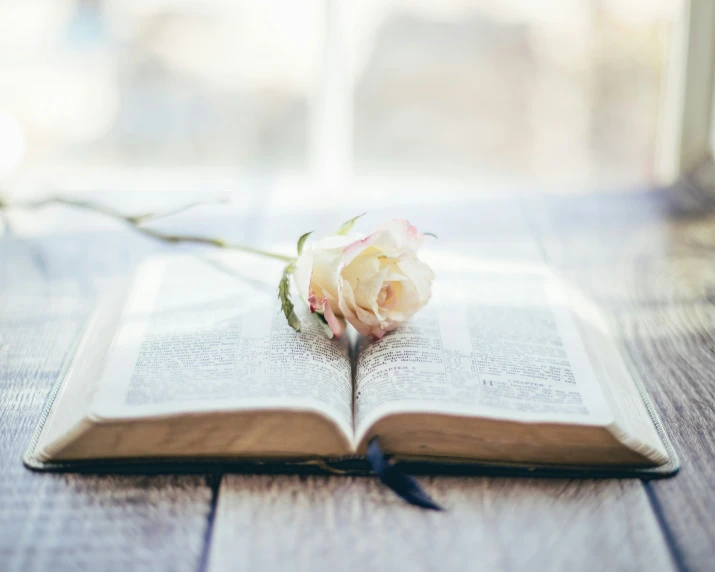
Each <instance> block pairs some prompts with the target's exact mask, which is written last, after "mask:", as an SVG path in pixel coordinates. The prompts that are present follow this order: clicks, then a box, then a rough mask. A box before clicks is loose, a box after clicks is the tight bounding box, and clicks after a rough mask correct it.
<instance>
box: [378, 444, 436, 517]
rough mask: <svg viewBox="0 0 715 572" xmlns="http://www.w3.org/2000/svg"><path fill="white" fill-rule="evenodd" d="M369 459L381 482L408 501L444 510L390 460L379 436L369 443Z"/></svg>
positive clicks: (430, 508)
mask: <svg viewBox="0 0 715 572" xmlns="http://www.w3.org/2000/svg"><path fill="white" fill-rule="evenodd" d="M367 461H368V463H370V467H371V468H372V470H373V471H375V474H376V475H377V477H378V478H379V479H380V482H381V483H382V484H383V485H385V486H386V487H387V488H389V489H392V490H393V491H394V492H395V493H396V494H397V495H399V496H400V497H402V498H403V499H404V500H405V501H407V502H408V503H410V504H413V505H415V506H419V507H421V508H425V509H429V510H444V509H443V508H442V507H441V506H439V505H438V504H437V503H436V502H434V501H433V500H432V499H431V498H430V496H429V495H428V494H427V493H426V492H425V491H424V490H423V489H422V487H421V486H420V484H419V483H418V482H417V480H416V479H415V478H414V477H411V476H410V475H407V474H405V473H403V472H402V471H401V470H400V469H399V468H398V467H397V465H395V464H394V463H392V462H391V461H390V456H389V455H385V453H383V452H382V449H381V448H380V441H379V440H378V438H377V437H373V438H372V439H371V440H370V443H368V446H367Z"/></svg>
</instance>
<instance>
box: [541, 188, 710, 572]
mask: <svg viewBox="0 0 715 572" xmlns="http://www.w3.org/2000/svg"><path fill="white" fill-rule="evenodd" d="M542 206H543V207H544V208H542V209H538V208H532V209H529V212H530V213H532V215H534V216H536V217H537V218H538V219H539V220H538V221H535V223H536V226H538V228H539V233H540V234H541V236H542V238H543V244H544V246H545V249H546V251H547V253H548V256H549V258H550V259H551V260H552V262H553V263H554V264H556V265H557V266H558V267H559V268H560V270H561V272H562V273H564V274H565V275H566V276H567V277H569V278H570V279H572V280H573V281H574V282H576V283H577V284H578V285H579V286H581V287H582V288H583V289H584V290H586V291H588V292H589V293H590V294H591V295H592V296H593V297H594V298H595V299H596V301H597V302H598V303H599V304H600V305H601V307H602V308H604V309H605V310H606V311H607V313H608V314H609V316H610V318H611V321H612V323H613V325H614V329H615V330H616V331H617V332H618V333H619V335H620V337H621V341H622V343H623V345H624V347H625V348H626V350H627V353H628V355H629V356H630V358H631V361H632V363H633V365H634V366H635V367H636V369H637V370H638V371H639V372H640V374H641V376H642V377H643V379H644V381H645V383H646V384H647V387H648V390H649V392H650V394H651V396H652V397H653V398H654V400H655V402H656V405H657V407H658V408H659V410H660V411H661V413H662V417H663V421H664V423H665V425H666V427H667V429H668V431H669V434H670V435H671V438H672V439H673V441H674V444H675V447H676V449H677V451H678V454H679V455H680V458H681V462H682V470H681V473H680V474H679V475H678V476H677V477H676V478H674V479H670V480H663V481H653V482H651V483H649V484H648V485H647V487H648V489H649V491H650V492H652V500H653V505H654V508H655V510H656V511H658V512H659V513H660V514H662V518H663V521H664V523H665V528H666V533H667V535H668V536H669V537H670V539H671V544H672V550H673V552H674V554H675V555H676V557H677V559H678V562H679V565H680V566H681V567H682V568H685V569H688V570H710V569H712V562H713V558H714V557H715V520H714V519H713V518H712V515H713V513H715V434H714V432H713V429H714V419H715V353H714V352H713V348H715V306H714V305H713V302H714V300H715V295H714V294H715V262H714V261H715V206H714V204H713V200H712V197H710V196H709V195H708V194H707V193H705V192H703V189H701V188H700V189H699V188H697V187H692V186H687V185H686V186H682V185H681V186H680V187H678V188H670V189H660V190H653V191H650V192H644V193H637V194H634V195H632V196H627V197H614V196H611V197H608V196H596V197H592V198H590V199H588V200H585V201H583V200H582V201H576V200H573V199H552V200H550V201H547V204H545V205H542ZM536 213H541V214H540V215H538V216H537V215H536Z"/></svg>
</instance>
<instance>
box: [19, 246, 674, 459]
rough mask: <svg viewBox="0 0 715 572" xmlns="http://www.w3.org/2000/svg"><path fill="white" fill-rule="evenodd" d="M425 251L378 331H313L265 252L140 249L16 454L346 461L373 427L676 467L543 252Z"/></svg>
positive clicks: (514, 451)
mask: <svg viewBox="0 0 715 572" xmlns="http://www.w3.org/2000/svg"><path fill="white" fill-rule="evenodd" d="M425 258H426V259H427V261H428V262H429V263H430V264H432V266H433V268H434V270H435V273H436V275H437V280H436V283H435V286H434V297H433V299H432V301H431V302H430V303H429V304H428V305H427V306H426V307H425V308H424V309H423V310H422V311H421V312H419V313H418V314H417V315H416V316H415V317H414V318H413V319H412V320H411V321H410V322H408V323H407V324H405V325H404V326H403V327H401V328H400V329H399V330H396V331H394V332H391V333H389V334H388V335H386V336H385V337H384V338H383V339H381V340H378V341H371V340H367V339H362V338H358V337H357V336H350V335H348V336H345V337H344V338H343V339H341V340H329V339H327V338H326V337H325V336H324V334H323V329H322V326H321V324H320V322H319V321H318V320H317V319H315V317H314V316H311V314H310V312H309V311H308V310H307V309H306V308H303V307H302V306H303V304H302V302H300V301H299V300H298V299H297V296H294V300H295V302H296V308H297V309H298V310H299V315H300V316H301V319H302V324H303V331H302V333H297V332H295V331H293V330H292V329H291V328H290V327H289V326H288V325H287V323H286V320H285V318H284V317H283V315H282V314H281V313H280V312H279V306H278V303H277V300H276V285H277V283H278V277H279V274H280V271H281V268H280V266H278V267H276V265H275V263H273V262H265V261H263V260H262V259H256V258H255V257H249V256H243V255H222V256H212V257H210V258H201V257H196V256H173V257H163V258H158V259H150V260H148V261H147V262H145V263H143V264H142V265H141V266H140V267H139V269H138V270H137V271H136V272H135V273H134V275H133V276H132V278H131V280H129V281H128V282H127V284H126V286H125V287H124V288H122V289H121V290H120V291H118V292H116V293H114V294H113V295H112V296H110V297H109V298H107V299H105V300H104V301H103V302H102V303H101V304H100V305H99V307H98V309H97V310H96V311H95V313H94V315H93V317H92V318H91V321H90V324H89V325H88V326H87V328H86V331H85V333H84V336H83V338H82V339H81V341H80V342H79V345H78V347H77V350H76V352H75V354H74V358H73V359H72V360H71V362H70V364H69V366H68V368H67V369H66V372H65V375H64V376H63V379H62V381H61V383H59V384H58V387H57V389H56V392H55V393H54V394H53V397H52V398H51V399H50V404H49V405H48V410H47V412H46V418H45V416H43V419H44V422H43V424H42V425H41V427H40V428H39V429H38V432H37V434H36V437H35V439H34V441H33V443H32V446H31V448H30V450H29V451H28V454H27V456H26V459H25V461H26V464H27V465H28V466H30V467H32V468H52V466H53V463H60V464H61V463H66V462H72V461H81V460H88V459H94V460H97V459H105V460H106V459H123V460H126V461H128V460H130V459H134V460H136V459H151V460H153V461H154V460H161V459H164V460H166V459H174V460H176V459H189V458H190V459H196V458H200V459H213V460H216V459H224V460H226V459H233V460H236V459H242V460H246V461H248V462H250V461H257V460H259V461H267V460H282V461H300V460H301V459H303V460H305V459H319V458H322V459H336V458H346V457H347V458H349V457H351V456H352V457H360V456H363V455H364V454H365V451H366V448H367V444H368V442H369V441H370V439H371V438H372V437H373V436H379V438H380V443H381V446H382V448H383V449H384V450H385V451H386V452H388V453H392V454H394V455H395V456H396V457H397V458H398V459H407V460H410V459H422V460H427V461H442V462H445V461H446V462H450V461H470V462H478V463H488V464H489V463H491V464H506V465H508V464H512V463H516V464H526V465H530V464H533V465H544V466H575V467H621V468H625V467H639V468H649V467H659V466H665V465H668V464H670V467H671V468H672V467H673V463H674V461H673V458H672V456H671V455H669V453H670V446H669V444H668V442H667V438H666V437H665V436H664V434H663V433H662V429H661V428H660V425H659V423H658V422H657V418H656V417H654V413H653V412H652V408H651V407H650V404H649V402H648V400H647V397H644V395H643V394H642V393H641V391H639V387H638V384H636V383H635V382H634V380H633V379H632V377H631V375H630V374H629V372H628V369H627V368H626V365H625V363H624V361H623V360H622V358H621V356H620V354H619V352H618V350H617V349H616V345H615V344H614V342H613V341H612V338H611V336H610V335H609V333H608V328H607V325H606V323H605V322H604V321H603V319H602V318H601V317H599V314H598V311H597V310H596V309H595V308H594V307H593V306H592V305H590V304H589V303H588V302H587V301H586V300H584V299H583V298H582V297H581V296H580V295H579V294H578V293H577V292H575V291H574V290H572V289H570V288H569V287H568V286H567V285H565V284H564V283H562V282H561V281H560V280H559V279H558V278H557V277H556V276H555V275H554V274H552V273H551V272H550V271H549V270H548V269H547V268H546V267H545V266H540V265H511V266H510V265H507V264H501V265H500V264H497V263H487V262H479V261H478V260H470V259H466V258H465V259H456V260H455V257H453V256H452V257H450V256H444V255H443V256H438V257H435V260H434V262H433V261H432V260H431V259H428V257H427V256H425ZM445 261H450V262H445ZM644 399H645V401H644ZM664 443H665V444H664ZM666 445H667V446H666Z"/></svg>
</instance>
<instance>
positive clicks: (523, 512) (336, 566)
mask: <svg viewBox="0 0 715 572" xmlns="http://www.w3.org/2000/svg"><path fill="white" fill-rule="evenodd" d="M421 480H422V482H423V484H424V485H425V486H426V487H427V490H428V491H429V493H430V494H431V495H432V496H433V497H434V498H435V499H436V500H437V501H438V502H439V503H441V504H442V505H443V506H444V507H445V508H446V509H447V511H446V512H442V513H435V512H428V511H422V510H420V509H417V508H415V507H412V506H409V505H406V504H405V503H404V502H402V501H401V500H400V499H399V498H398V497H396V496H395V495H394V494H393V493H392V492H390V491H388V490H386V489H385V488H384V487H382V486H381V485H380V484H379V483H378V482H377V481H376V480H374V479H370V478H359V477H357V478H356V477H351V478H348V477H315V476H310V477H298V476H242V475H226V476H224V478H223V482H222V485H221V491H220V495H219V504H218V512H217V518H216V523H215V529H214V533H213V542H212V547H211V553H210V557H209V570H210V571H211V572H222V571H224V570H249V569H250V570H252V569H261V570H283V569H290V570H440V571H447V570H467V569H474V570H495V571H501V570H505V571H506V570H550V571H557V570H671V569H673V565H672V561H671V557H670V554H669V553H668V550H667V548H666V546H665V543H664V541H663V538H662V535H661V532H660V529H659V528H658V525H657V523H656V521H655V520H654V519H653V518H652V515H651V512H650V507H649V505H648V500H647V498H646V495H645V493H644V491H643V489H642V487H641V483H640V482H639V481H632V480H631V481H569V480H535V479H534V480H532V479H509V478H499V479H497V478H480V477H470V478H449V477H433V478H423V479H421Z"/></svg>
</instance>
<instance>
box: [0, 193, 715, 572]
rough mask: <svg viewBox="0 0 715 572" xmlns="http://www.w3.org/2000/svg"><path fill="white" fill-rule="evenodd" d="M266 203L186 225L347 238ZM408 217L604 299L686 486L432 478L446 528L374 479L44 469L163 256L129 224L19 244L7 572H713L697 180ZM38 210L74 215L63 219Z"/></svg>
mask: <svg viewBox="0 0 715 572" xmlns="http://www.w3.org/2000/svg"><path fill="white" fill-rule="evenodd" d="M256 192H257V193H259V195H260V196H259V195H257V196H256V197H257V198H255V200H253V199H251V200H249V201H248V204H249V206H250V208H249V209H248V210H247V211H245V212H244V211H240V209H239V211H240V212H234V211H228V212H227V213H225V214H223V215H217V216H213V218H211V220H202V219H201V218H200V216H199V218H198V219H196V218H191V217H189V216H188V215H187V217H185V218H183V219H180V220H177V221H176V223H175V224H176V225H177V226H178V227H182V225H183V228H186V225H189V226H191V225H193V226H191V228H190V230H197V229H198V226H201V225H203V227H202V228H201V229H198V230H201V231H202V232H211V233H212V234H217V233H219V232H220V233H222V234H223V235H224V236H226V237H227V238H231V239H233V240H243V241H246V242H248V243H253V244H266V243H267V242H271V241H274V240H284V239H285V240H290V241H292V240H294V239H295V237H297V236H298V235H299V234H300V233H302V232H304V231H306V230H311V229H313V228H317V229H323V230H327V229H329V228H331V226H334V224H335V220H334V218H333V217H332V216H328V215H326V214H320V213H318V212H313V213H295V214H283V215H280V216H274V215H272V214H271V212H272V211H271V209H270V208H269V207H268V206H267V205H268V204H269V203H268V201H267V199H266V198H265V193H266V189H265V188H264V189H261V190H260V191H256ZM260 193H263V194H262V195H261V194H260ZM261 197H262V198H261ZM99 198H100V199H101V200H110V199H111V200H115V201H116V200H120V199H118V198H117V197H112V196H110V195H103V196H102V197H99ZM173 202H176V201H175V200H173ZM244 202H245V201H244ZM242 212H243V214H242ZM341 214H342V215H345V216H344V218H348V217H349V216H350V215H352V214H354V213H351V212H347V211H344V212H342V213H341ZM393 214H399V215H401V216H408V217H409V218H411V219H412V220H413V221H414V222H415V223H416V224H417V225H418V226H419V227H420V228H422V229H424V230H430V231H433V232H436V233H437V234H438V235H440V246H441V247H443V248H450V249H455V250H459V251H460V252H472V253H475V254H477V255H487V256H498V257H501V258H524V257H526V258H529V257H545V258H546V259H547V260H548V261H549V262H550V263H551V264H553V265H554V266H555V267H558V268H559V269H560V270H561V271H562V272H563V273H564V274H565V275H566V276H568V277H569V278H571V279H573V280H575V281H576V282H577V283H578V284H580V285H581V286H582V287H583V288H584V289H586V290H587V291H588V292H590V293H591V294H592V295H593V296H594V298H595V299H596V300H597V302H598V303H599V304H600V305H601V306H602V307H604V308H605V309H606V311H607V313H608V314H609V316H610V318H611V319H612V320H613V322H614V325H615V326H616V328H617V330H618V332H620V335H621V336H622V342H623V343H624V344H625V347H626V349H627V354H628V355H629V357H630V359H631V360H632V362H633V364H634V365H635V367H637V368H638V369H639V370H640V372H641V373H642V376H643V378H644V379H645V381H646V383H647V385H648V388H649V390H650V392H651V395H652V397H653V398H654V400H655V402H656V404H657V406H658V408H659V409H660V411H661V413H662V416H663V419H664V421H665V423H666V426H667V428H668V429H669V432H670V435H671V437H672V438H673V440H674V443H675V446H676V448H677V450H678V452H679V454H680V457H681V461H682V470H681V473H680V474H679V475H678V476H677V477H676V478H674V479H668V480H660V481H651V482H641V481H639V480H567V479H554V480H536V479H518V478H494V477H472V478H462V477H459V478H457V477H434V478H423V479H422V481H423V483H424V484H425V486H426V488H427V489H428V491H429V492H430V493H431V494H432V495H433V496H434V497H435V498H436V499H437V500H438V501H439V502H440V503H442V504H443V505H444V506H446V507H447V508H448V510H447V511H446V512H444V513H431V512H427V511H420V510H418V509H415V508H413V507H410V506H408V505H406V504H404V503H402V502H401V501H399V500H398V499H397V498H396V497H394V496H393V495H392V494H391V493H390V492H389V491H387V490H385V489H384V488H382V487H381V486H380V485H379V484H378V483H377V482H376V481H375V480H374V479H371V478H347V477H339V476H325V477H315V476H310V477H308V476H290V475H288V476H275V475H273V476H267V475H239V474H208V475H158V476H137V475H125V476H106V475H105V476H91V475H90V476H87V475H75V474H36V473H32V472H30V471H27V470H26V469H24V468H23V466H22V464H21V461H20V457H21V455H22V452H23V451H24V449H25V447H26V445H27V443H28V440H29V438H30V434H31V432H32V431H33V429H34V427H35V424H36V422H37V419H38V415H39V413H40V410H41V408H42V405H43V403H44V400H45V397H46V394H47V392H48V390H49V388H50V386H51V385H52V383H53V382H54V381H55V379H56V377H57V374H58V370H59V368H60V365H61V363H62V361H63V359H64V357H65V355H66V352H67V350H68V348H69V346H70V344H71V342H72V340H73V339H74V337H75V336H76V335H77V332H78V331H79V328H80V327H81V324H82V322H83V319H84V318H85V317H86V316H87V313H88V312H89V311H90V310H91V308H92V305H93V302H94V300H95V297H96V295H97V293H98V292H101V291H102V290H103V289H104V288H106V287H107V286H108V284H109V282H111V281H112V280H113V279H114V278H116V277H118V276H122V275H124V274H125V273H126V272H127V270H128V269H129V268H130V267H131V266H132V265H133V264H135V263H136V262H137V261H139V260H140V259H141V258H143V257H144V256H146V255H147V254H148V253H149V252H154V251H156V250H158V249H160V248H163V247H162V246H160V245H158V244H157V243H155V242H152V241H151V239H148V238H145V237H140V236H137V235H135V234H132V233H131V232H130V231H128V230H125V229H123V228H121V227H120V226H111V227H110V228H108V229H102V230H86V231H85V230H81V229H72V228H71V229H69V230H64V231H56V232H55V231H53V232H49V233H48V232H45V233H40V234H39V235H33V236H26V235H24V233H23V232H20V233H19V234H17V233H16V234H7V233H6V234H5V235H4V236H3V237H1V238H0V427H1V431H2V434H1V436H0V569H1V570H76V569H88V570H152V571H158V570H187V571H195V570H212V571H218V570H224V569H226V570H232V569H238V570H240V569H276V570H291V569H302V570H335V569H340V570H342V569H363V570H371V569H378V570H379V569H393V570H413V569H414V570H423V569H424V570H440V571H442V570H464V569H475V570H549V571H551V570H609V571H611V570H636V569H643V570H646V569H647V570H712V569H713V566H715V564H713V562H714V558H715V547H714V546H715V437H714V436H713V427H714V426H715V417H714V416H715V201H713V199H712V198H711V197H710V196H709V195H708V194H707V193H706V192H704V191H703V190H702V189H701V187H700V186H698V185H697V184H692V185H688V184H683V185H680V186H678V187H677V188H672V189H660V190H658V189H656V190H654V189H648V190H644V191H642V192H636V191H634V192H630V193H627V194H617V195H605V194H601V195H599V194H595V195H589V196H587V197H562V198H553V197H552V198H547V197H539V196H534V195H521V196H507V197H496V198H490V199H470V200H468V201H467V200H462V201H460V200H457V199H455V200H452V202H449V203H446V204H445V203H444V201H442V202H441V203H440V204H437V205H434V204H432V203H430V201H423V202H422V204H418V201H414V202H413V203H412V204H409V205H403V206H401V207H398V206H395V207H394V208H392V209H390V210H389V211H387V210H384V209H383V210H380V209H375V210H373V212H371V217H372V220H373V221H378V220H380V219H381V218H385V217H386V216H388V215H393ZM42 216H43V217H44V218H43V219H42V220H43V221H44V220H48V221H55V222H56V221H66V220H67V218H68V217H71V216H74V215H73V214H72V213H69V212H68V211H67V210H66V209H62V208H56V209H55V208H53V209H52V210H51V211H48V212H46V213H42ZM83 216H85V217H89V218H91V219H92V220H93V221H94V220H95V219H96V218H97V217H95V215H92V214H90V215H83ZM72 220H74V219H72ZM77 220H78V219H77ZM366 224H367V223H366ZM197 225H198V226H197ZM70 226H73V223H71V224H70Z"/></svg>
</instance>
